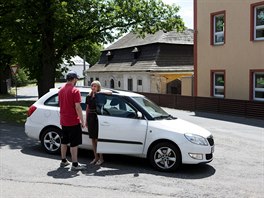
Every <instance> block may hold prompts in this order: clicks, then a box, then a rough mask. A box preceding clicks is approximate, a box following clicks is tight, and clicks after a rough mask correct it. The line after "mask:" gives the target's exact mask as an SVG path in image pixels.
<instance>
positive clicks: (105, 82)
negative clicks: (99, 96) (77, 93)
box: [87, 72, 150, 92]
mask: <svg viewBox="0 0 264 198" xmlns="http://www.w3.org/2000/svg"><path fill="white" fill-rule="evenodd" d="M90 78H93V80H96V78H99V81H100V82H101V85H102V87H105V88H110V81H111V79H113V80H114V86H115V87H114V88H115V89H122V90H128V79H130V78H132V79H133V91H139V92H141V91H142V92H150V77H149V74H148V73H132V72H131V73H128V74H127V73H122V72H120V73H116V72H115V73H114V72H108V73H92V74H90V73H88V74H87V80H88V81H90ZM138 79H140V80H142V86H141V87H138V85H137V81H138ZM119 82H120V86H119Z"/></svg>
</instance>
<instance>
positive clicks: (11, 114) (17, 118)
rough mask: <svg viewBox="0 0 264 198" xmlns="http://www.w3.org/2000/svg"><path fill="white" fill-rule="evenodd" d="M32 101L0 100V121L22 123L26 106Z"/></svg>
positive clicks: (25, 114)
mask: <svg viewBox="0 0 264 198" xmlns="http://www.w3.org/2000/svg"><path fill="white" fill-rule="evenodd" d="M33 103H34V101H10V102H0V123H10V124H19V125H23V124H24V123H25V121H26V119H27V111H28V107H29V106H30V105H32V104H33Z"/></svg>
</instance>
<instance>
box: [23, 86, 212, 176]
mask: <svg viewBox="0 0 264 198" xmlns="http://www.w3.org/2000/svg"><path fill="white" fill-rule="evenodd" d="M78 88H79V89H80V92H81V96H82V103H81V105H82V108H83V115H84V118H85V108H86V105H85V98H86V96H87V94H88V93H89V91H90V90H91V89H90V88H87V87H78ZM58 91H59V89H56V88H55V89H51V90H50V92H48V93H47V94H45V95H44V96H42V97H41V98H40V99H39V100H38V101H36V102H35V103H34V104H33V105H32V106H30V107H29V110H28V118H27V121H26V123H25V132H26V134H27V135H28V136H29V137H31V138H34V139H37V140H40V141H41V144H42V146H43V148H44V149H45V150H46V151H47V152H48V153H58V152H59V151H60V144H61V139H60V135H61V126H60V119H59V117H60V108H59V103H58ZM112 91H113V94H112V95H105V94H101V93H99V94H97V96H96V97H97V99H96V101H97V114H98V120H99V137H98V146H97V149H98V152H99V153H111V154H125V155H133V156H137V157H143V158H148V159H149V161H150V163H151V165H152V166H153V167H154V168H156V169H158V170H160V171H174V170H176V169H177V168H178V167H179V166H180V165H181V164H200V163H208V162H210V161H212V160H213V152H214V139H213V136H212V134H211V133H210V132H209V131H207V130H206V129H204V128H201V127H199V126H197V125H194V124H192V123H190V122H187V121H184V120H181V119H179V118H175V117H173V116H171V115H169V114H168V113H166V112H165V111H164V110H163V109H162V108H160V107H159V106H157V105H156V104H154V103H153V102H151V101H150V100H149V99H147V98H146V97H144V96H143V95H140V94H136V93H133V92H127V91H119V90H118V91H117V90H112ZM88 134H89V132H88V131H87V128H84V129H83V144H82V145H80V148H86V149H92V144H91V140H90V139H89V136H88Z"/></svg>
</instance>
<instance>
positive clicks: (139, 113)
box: [137, 111, 143, 119]
mask: <svg viewBox="0 0 264 198" xmlns="http://www.w3.org/2000/svg"><path fill="white" fill-rule="evenodd" d="M137 118H140V119H141V118H143V115H142V113H141V112H140V111H137Z"/></svg>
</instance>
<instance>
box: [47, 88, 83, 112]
mask: <svg viewBox="0 0 264 198" xmlns="http://www.w3.org/2000/svg"><path fill="white" fill-rule="evenodd" d="M87 95H88V93H87V92H81V98H82V101H81V107H82V110H85V109H86V104H85V100H86V96H87ZM44 105H46V106H53V107H59V96H58V94H55V95H53V96H51V97H50V98H48V99H47V100H46V101H45V102H44Z"/></svg>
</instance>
